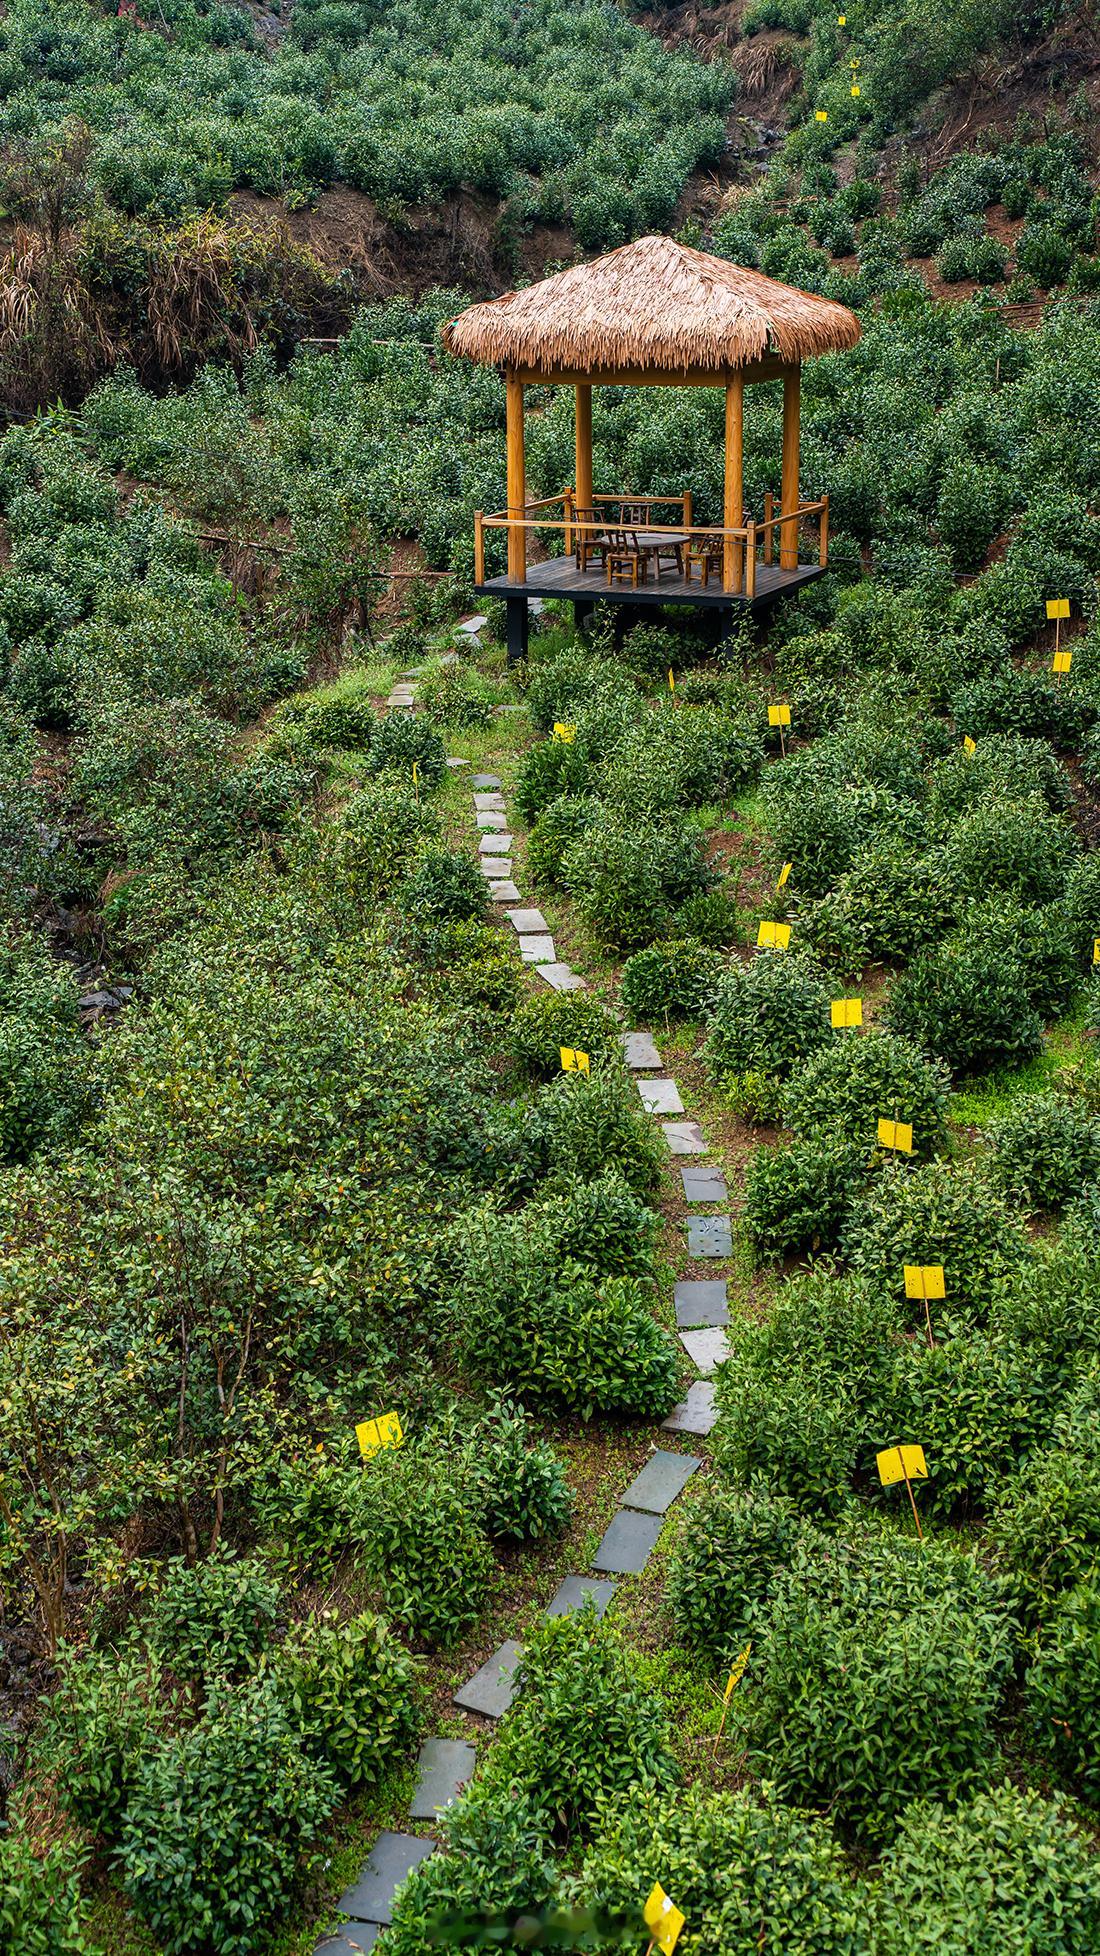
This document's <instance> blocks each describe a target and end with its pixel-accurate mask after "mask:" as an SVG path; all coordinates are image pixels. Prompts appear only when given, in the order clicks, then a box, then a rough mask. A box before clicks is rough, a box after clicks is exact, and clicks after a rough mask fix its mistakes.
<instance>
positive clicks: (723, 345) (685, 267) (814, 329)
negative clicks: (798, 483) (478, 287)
mask: <svg viewBox="0 0 1100 1956" xmlns="http://www.w3.org/2000/svg"><path fill="white" fill-rule="evenodd" d="M858 338H859V321H858V320H857V319H856V317H855V315H854V314H853V313H850V312H849V311H848V308H847V307H846V306H839V305H837V304H836V302H835V301H834V300H832V299H820V298H818V297H817V296H816V295H815V294H814V293H812V292H800V291H798V289H797V288H796V287H795V286H793V285H780V284H779V282H778V280H776V279H773V278H765V277H764V275H763V273H762V272H750V271H746V270H745V268H744V267H743V266H741V265H731V264H730V263H729V262H728V260H726V259H725V258H714V257H712V256H711V254H710V253H709V252H705V251H690V250H689V249H688V247H687V245H681V244H677V243H676V241H675V239H674V238H639V239H638V240H637V241H636V242H635V243H634V244H628V245H620V247H619V249H618V250H617V251H609V252H608V254H607V256H606V257H605V258H597V259H596V260H595V261H594V262H593V263H592V264H590V265H572V266H570V267H569V269H568V271H564V272H556V273H555V274H554V276H553V278H544V279H540V281H539V283H538V284H537V285H529V286H528V287H527V289H526V290H525V291H523V292H505V293H504V295H503V297H502V298H499V299H489V300H487V301H485V303H484V304H481V305H476V306H467V308H466V310H465V312H461V313H459V315H458V317H457V319H452V320H449V321H448V322H447V324H446V326H445V327H444V328H443V343H444V345H445V346H446V347H447V348H448V350H449V351H450V352H451V353H458V354H464V355H465V356H466V357H467V359H470V360H480V361H482V362H483V363H485V364H486V365H490V366H507V367H519V368H528V369H537V370H538V371H539V372H543V373H546V374H553V373H554V372H555V371H559V372H560V371H563V370H564V371H566V372H583V373H591V372H593V371H597V372H607V371H609V370H613V369H639V368H641V369H645V368H651V369H653V370H654V371H657V372H668V371H676V372H682V371H685V370H687V369H704V370H707V371H713V372H715V373H716V374H717V373H719V372H721V371H722V370H723V369H725V370H729V369H730V368H736V367H744V366H747V365H748V364H749V363H750V362H752V361H755V360H761V359H764V358H765V357H766V356H768V355H769V354H771V355H776V356H778V357H779V358H780V359H782V360H785V361H786V360H790V361H795V360H806V359H809V358H811V357H812V356H813V355H814V354H817V353H835V352H839V351H840V350H841V349H842V348H843V347H848V346H854V345H855V343H856V341H857V340H858Z"/></svg>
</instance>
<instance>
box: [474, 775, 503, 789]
mask: <svg viewBox="0 0 1100 1956" xmlns="http://www.w3.org/2000/svg"><path fill="white" fill-rule="evenodd" d="M471 785H472V786H473V787H475V788H499V787H500V776H499V774H475V775H473V776H472V777H471Z"/></svg>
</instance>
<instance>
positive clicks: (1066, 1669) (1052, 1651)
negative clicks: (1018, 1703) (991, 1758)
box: [1026, 1582, 1100, 1805]
mask: <svg viewBox="0 0 1100 1956" xmlns="http://www.w3.org/2000/svg"><path fill="white" fill-rule="evenodd" d="M1026 1685H1027V1708H1028V1713H1029V1715H1030V1718H1031V1723H1032V1726H1033V1728H1034V1731H1035V1737H1036V1740H1037V1742H1038V1744H1039V1745H1040V1747H1041V1748H1042V1750H1043V1751H1044V1752H1045V1753H1046V1754H1047V1755H1048V1757H1049V1758H1050V1759H1051V1760H1052V1761H1053V1763H1054V1766H1055V1768H1056V1770H1057V1771H1058V1772H1059V1773H1060V1774H1061V1775H1062V1776H1063V1777H1064V1778H1065V1779H1067V1780H1068V1781H1069V1782H1070V1783H1071V1784H1072V1785H1073V1786H1074V1787H1075V1788H1076V1789H1077V1790H1078V1791H1079V1792H1080V1794H1081V1797H1082V1799H1085V1800H1087V1801H1089V1803H1090V1804H1092V1805H1094V1804H1095V1803H1096V1801H1097V1799H1098V1798H1100V1584H1096V1583H1087V1582H1082V1583H1078V1584H1077V1585H1076V1586H1075V1587H1074V1588H1073V1589H1070V1590H1067V1592H1066V1594H1065V1595H1064V1596H1061V1597H1059V1598H1058V1600H1057V1601H1056V1602H1054V1603H1052V1604H1051V1606H1050V1609H1049V1611H1048V1612H1047V1614H1046V1617H1045V1620H1044V1622H1043V1624H1042V1627H1041V1629H1040V1632H1039V1642H1038V1649H1037V1651H1036V1654H1035V1659H1034V1662H1033V1663H1032V1664H1031V1665H1030V1667H1029V1669H1028V1673H1027V1680H1026Z"/></svg>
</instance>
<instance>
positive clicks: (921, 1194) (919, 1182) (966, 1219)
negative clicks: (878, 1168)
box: [843, 1161, 1030, 1330]
mask: <svg viewBox="0 0 1100 1956" xmlns="http://www.w3.org/2000/svg"><path fill="white" fill-rule="evenodd" d="M843 1247H844V1254H845V1256H846V1257H847V1258H848V1259H849V1260H850V1262H851V1264H852V1266H853V1268H854V1269H855V1270H857V1271H860V1272H862V1273H864V1274H865V1275H866V1276H867V1277H868V1278H869V1279H870V1281H871V1282H872V1283H874V1284H875V1285H878V1286H881V1287H882V1288H883V1289H884V1290H885V1291H887V1292H888V1293H889V1294H890V1295H891V1296H892V1297H894V1298H895V1299H896V1300H897V1301H898V1303H899V1304H901V1302H902V1300H903V1299H904V1297H905V1279H904V1267H905V1265H906V1264H907V1263H912V1264H929V1263H942V1265H943V1268H944V1286H945V1289H946V1292H947V1297H946V1301H945V1302H944V1303H942V1304H937V1305H936V1307H935V1312H934V1316H935V1317H936V1319H937V1320H940V1321H944V1322H948V1323H953V1322H955V1320H956V1318H958V1319H959V1320H961V1322H962V1323H963V1324H965V1323H967V1322H968V1321H972V1320H973V1319H974V1318H975V1317H976V1316H983V1315H984V1314H985V1312H986V1311H987V1310H988V1309H989V1305H990V1303H991V1301H992V1299H993V1298H994V1297H995V1296H996V1294H997V1291H998V1289H999V1288H1003V1287H1004V1286H1005V1285H1006V1283H1007V1281H1008V1280H1009V1279H1010V1278H1011V1277H1014V1276H1016V1275H1017V1274H1018V1273H1019V1271H1020V1268H1021V1266H1022V1265H1024V1264H1025V1263H1026V1262H1027V1260H1028V1257H1029V1254H1030V1251H1029V1245H1028V1238H1027V1234H1026V1232H1025V1231H1024V1230H1023V1229H1022V1228H1021V1226H1020V1224H1019V1222H1018V1221H1017V1220H1016V1218H1015V1217H1014V1216H1012V1215H1010V1214H1009V1211H1008V1208H1007V1206H1006V1204H1005V1201H1004V1198H1003V1196H1002V1195H1001V1194H1000V1193H999V1192H998V1191H997V1190H996V1189H994V1188H992V1187H991V1186H990V1185H989V1183H988V1182H987V1181H986V1180H985V1179H984V1178H983V1177H982V1176H981V1174H980V1173H977V1172H973V1171H968V1170H967V1169H965V1168H956V1167H954V1166H953V1165H950V1164H948V1163H947V1162H944V1161H929V1162H923V1163H921V1164H920V1165H918V1166H915V1167H912V1168H902V1167H901V1166H900V1165H898V1166H894V1165H890V1166H887V1167H886V1168H884V1169H883V1171H882V1173H881V1174H880V1175H879V1176H878V1177H877V1178H876V1180H875V1181H874V1182H872V1183H871V1184H870V1185H869V1186H868V1187H867V1188H866V1189H865V1190H864V1191H863V1193H862V1194H861V1195H858V1196H856V1197H855V1199H854V1200H853V1202H852V1205H851V1208H850V1210H849V1214H848V1220H847V1224H846V1227H845V1230H844V1237H843ZM905 1309H906V1311H907V1313H908V1314H909V1315H910V1317H911V1318H912V1322H913V1325H914V1328H915V1329H918V1330H919V1329H920V1328H921V1327H922V1326H923V1324H924V1306H923V1305H922V1304H921V1303H919V1302H917V1303H915V1304H912V1303H911V1304H908V1305H906V1306H905Z"/></svg>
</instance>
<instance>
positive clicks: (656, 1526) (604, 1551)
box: [592, 1508, 664, 1576]
mask: <svg viewBox="0 0 1100 1956" xmlns="http://www.w3.org/2000/svg"><path fill="white" fill-rule="evenodd" d="M663 1527H664V1517H663V1516H662V1515H643V1514H637V1513H635V1511H634V1509H633V1508H620V1509H619V1512H618V1514H617V1515H613V1516H612V1518H611V1521H610V1522H609V1523H608V1526H607V1528H606V1529H605V1531H604V1537H603V1540H602V1542H601V1543H600V1546H599V1548H598V1549H597V1550H596V1553H595V1556H594V1557H593V1560H592V1567H593V1568H594V1569H602V1570H606V1572H607V1573H608V1574H609V1575H612V1576H637V1575H640V1574H641V1571H642V1570H643V1569H644V1568H645V1565H646V1563H647V1562H648V1561H649V1558H650V1556H651V1555H652V1554H653V1551H654V1549H655V1547H656V1545H657V1537H658V1535H659V1534H660V1532H661V1530H662V1528H663Z"/></svg>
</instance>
